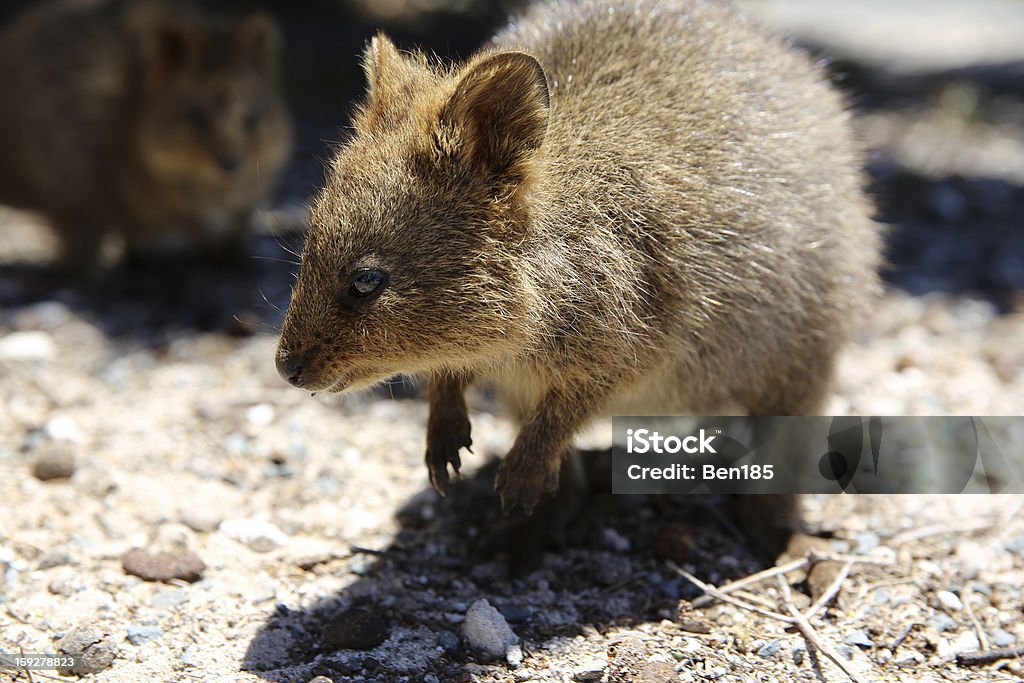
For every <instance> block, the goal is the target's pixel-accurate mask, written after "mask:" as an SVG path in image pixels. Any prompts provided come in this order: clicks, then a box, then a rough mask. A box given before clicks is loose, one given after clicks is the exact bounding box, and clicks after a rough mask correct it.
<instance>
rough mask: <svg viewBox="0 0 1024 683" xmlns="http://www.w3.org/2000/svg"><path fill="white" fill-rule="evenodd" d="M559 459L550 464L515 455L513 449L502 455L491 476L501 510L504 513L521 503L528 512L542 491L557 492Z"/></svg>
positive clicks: (537, 500)
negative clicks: (495, 471)
mask: <svg viewBox="0 0 1024 683" xmlns="http://www.w3.org/2000/svg"><path fill="white" fill-rule="evenodd" d="M559 466H560V459H559V458H552V459H551V462H550V463H547V462H545V461H543V460H539V459H535V458H530V459H527V458H522V457H517V456H516V453H515V451H513V452H511V453H509V454H508V455H506V456H505V459H504V460H503V461H502V463H501V467H499V468H498V476H496V477H495V478H494V490H495V491H497V492H498V495H499V496H501V509H502V512H504V513H505V514H506V515H507V514H509V513H511V512H512V510H514V509H515V507H516V505H521V506H522V508H523V512H525V513H526V514H528V515H529V514H532V513H533V509H534V508H535V507H536V506H537V503H538V502H539V501H540V497H541V495H542V494H544V493H557V492H558V470H559Z"/></svg>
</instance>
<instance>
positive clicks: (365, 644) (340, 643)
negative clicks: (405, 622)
mask: <svg viewBox="0 0 1024 683" xmlns="http://www.w3.org/2000/svg"><path fill="white" fill-rule="evenodd" d="M388 635H389V633H388V625H387V624H386V623H385V622H384V620H383V619H381V618H380V617H379V616H377V615H376V614H375V613H374V612H371V611H370V610H368V609H364V608H362V607H353V608H351V609H347V610H345V611H344V612H342V613H341V614H339V615H338V616H337V617H336V618H335V619H334V620H333V621H332V622H331V623H329V624H327V625H326V626H325V627H324V635H323V640H324V644H325V645H327V646H328V647H330V648H332V649H335V650H369V649H371V648H375V647H377V646H378V645H380V644H381V643H383V642H384V641H385V640H387V638H388Z"/></svg>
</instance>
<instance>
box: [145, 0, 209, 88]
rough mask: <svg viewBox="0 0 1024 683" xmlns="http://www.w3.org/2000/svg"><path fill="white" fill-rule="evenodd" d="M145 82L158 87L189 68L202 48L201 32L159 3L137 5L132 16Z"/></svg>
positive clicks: (195, 26) (191, 23) (182, 17)
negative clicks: (140, 52) (140, 51)
mask: <svg viewBox="0 0 1024 683" xmlns="http://www.w3.org/2000/svg"><path fill="white" fill-rule="evenodd" d="M132 22H133V25H134V28H135V30H136V31H137V33H138V36H139V41H140V46H141V50H142V61H143V65H144V68H145V73H146V77H147V80H148V83H149V85H150V86H151V87H153V88H160V87H162V86H163V85H165V84H166V83H167V81H168V80H170V79H171V78H173V77H174V76H175V75H176V74H178V73H180V72H182V71H184V70H185V69H187V68H189V67H190V66H191V65H192V64H193V63H194V62H195V60H196V59H197V58H198V56H199V53H200V51H201V49H202V45H201V42H202V35H201V29H200V28H199V27H198V26H197V25H195V24H194V23H193V22H190V21H188V20H187V19H186V18H185V17H184V16H177V15H174V14H172V13H171V12H170V11H168V10H167V8H165V7H163V6H161V5H160V4H158V3H148V2H143V3H139V4H138V6H137V7H136V12H135V13H134V15H133V16H132Z"/></svg>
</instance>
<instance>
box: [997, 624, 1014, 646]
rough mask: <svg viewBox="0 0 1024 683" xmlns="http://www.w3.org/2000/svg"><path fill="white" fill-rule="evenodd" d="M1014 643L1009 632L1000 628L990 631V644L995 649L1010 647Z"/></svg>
mask: <svg viewBox="0 0 1024 683" xmlns="http://www.w3.org/2000/svg"><path fill="white" fill-rule="evenodd" d="M1016 642H1017V639H1016V638H1014V636H1013V634H1012V633H1010V632H1009V631H1004V630H1003V629H1001V628H997V629H996V630H994V631H992V644H993V645H995V646H996V647H1010V646H1011V645H1013V644H1014V643H1016Z"/></svg>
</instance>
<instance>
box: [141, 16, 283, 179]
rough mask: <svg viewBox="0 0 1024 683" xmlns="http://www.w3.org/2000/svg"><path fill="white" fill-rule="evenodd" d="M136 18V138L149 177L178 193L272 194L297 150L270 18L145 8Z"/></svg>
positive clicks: (277, 35)
mask: <svg viewBox="0 0 1024 683" xmlns="http://www.w3.org/2000/svg"><path fill="white" fill-rule="evenodd" d="M135 20H136V25H135V28H136V31H137V33H138V34H139V39H140V40H139V42H140V48H141V53H142V60H141V61H142V64H141V68H142V71H143V73H142V79H141V80H142V86H141V93H140V95H141V98H142V104H141V108H140V111H139V124H138V126H139V127H138V131H137V132H138V137H137V140H138V145H139V153H140V156H141V160H142V163H143V165H144V167H145V168H146V170H147V171H148V172H149V173H150V174H151V175H152V176H153V177H154V178H155V179H156V180H157V181H158V182H165V183H168V184H169V185H171V186H176V187H196V186H198V187H202V188H207V189H210V190H213V191H218V190H221V189H225V190H227V189H235V188H239V187H260V188H266V187H268V186H269V185H270V184H271V183H272V182H273V180H274V178H275V177H276V175H277V173H278V171H279V170H280V169H281V167H282V166H283V165H284V163H285V161H286V159H287V156H288V154H289V152H290V149H291V127H290V123H289V118H288V114H287V111H286V109H285V106H284V102H283V100H282V97H281V93H280V89H279V86H278V77H277V70H278V58H279V52H280V36H279V33H278V30H277V26H276V25H275V23H274V21H273V19H271V18H270V17H269V16H268V15H265V14H262V13H258V14H252V15H249V16H247V17H245V18H244V19H241V20H237V19H236V20H227V19H221V18H214V17H207V16H203V15H200V14H198V13H196V12H188V11H185V10H181V9H172V8H171V7H170V6H169V5H167V4H163V3H145V4H141V5H140V6H139V9H138V10H137V13H136V17H135Z"/></svg>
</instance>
